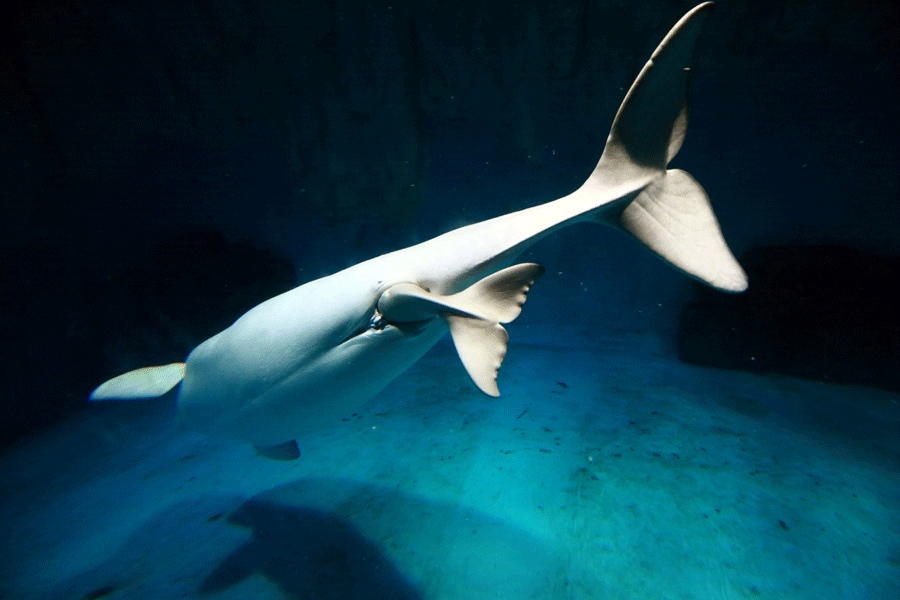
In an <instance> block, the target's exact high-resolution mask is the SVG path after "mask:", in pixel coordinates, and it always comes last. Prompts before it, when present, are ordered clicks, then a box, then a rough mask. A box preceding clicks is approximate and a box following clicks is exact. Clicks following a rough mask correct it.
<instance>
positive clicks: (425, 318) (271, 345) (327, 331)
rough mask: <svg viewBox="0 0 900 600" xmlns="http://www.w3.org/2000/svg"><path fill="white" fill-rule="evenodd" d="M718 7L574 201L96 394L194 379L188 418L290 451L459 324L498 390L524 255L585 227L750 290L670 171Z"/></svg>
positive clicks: (681, 180) (535, 273)
mask: <svg viewBox="0 0 900 600" xmlns="http://www.w3.org/2000/svg"><path fill="white" fill-rule="evenodd" d="M711 5H712V3H711V2H706V3H703V4H700V5H699V6H697V7H695V8H694V9H693V10H691V11H690V12H688V13H687V14H686V15H685V16H684V17H683V18H682V19H681V20H680V21H679V22H678V23H677V24H676V25H675V26H674V27H673V28H672V30H671V31H670V32H669V33H668V34H667V35H666V36H665V38H664V39H663V41H662V42H661V43H660V44H659V46H658V47H657V48H656V50H655V51H654V52H653V54H652V55H651V57H650V60H649V61H647V63H646V64H645V65H644V67H643V69H642V70H641V72H640V73H639V75H638V77H637V79H636V80H635V81H634V83H633V84H632V86H631V88H630V89H629V90H628V92H627V94H626V95H625V99H624V100H623V102H622V104H621V106H620V107H619V109H618V112H617V113H616V116H615V119H614V121H613V124H612V127H611V129H610V133H609V137H608V138H607V141H606V146H605V147H604V149H603V152H602V155H601V157H600V160H599V162H598V163H597V166H596V167H595V168H594V170H593V172H592V173H591V175H590V176H589V177H588V179H587V181H585V182H584V183H583V184H582V185H581V187H579V188H578V189H577V190H575V191H574V192H572V193H571V194H569V195H568V196H565V197H563V198H559V199H557V200H553V201H551V202H548V203H546V204H541V205H538V206H535V207H532V208H527V209H524V210H520V211H517V212H513V213H510V214H506V215H503V216H500V217H496V218H494V219H489V220H487V221H483V222H480V223H475V224H472V225H468V226H465V227H461V228H459V229H456V230H453V231H450V232H448V233H445V234H443V235H440V236H438V237H436V238H433V239H431V240H428V241H426V242H423V243H420V244H417V245H415V246H411V247H409V248H405V249H402V250H397V251H395V252H391V253H388V254H384V255H382V256H378V257H376V258H372V259H370V260H367V261H365V262H361V263H359V264H357V265H355V266H352V267H350V268H348V269H345V270H343V271H340V272H338V273H335V274H333V275H330V276H328V277H323V278H321V279H317V280H315V281H311V282H309V283H306V284H304V285H301V286H299V287H297V288H294V289H293V290H290V291H288V292H285V293H283V294H281V295H279V296H276V297H274V298H272V299H270V300H267V301H266V302H263V303H262V304H260V305H258V306H256V307H255V308H253V309H251V310H250V311H248V312H247V313H246V314H244V315H243V316H242V317H240V318H239V319H238V320H237V321H236V322H235V323H234V324H233V325H231V326H230V327H229V328H228V329H226V330H224V331H222V332H221V333H219V334H217V335H215V336H214V337H212V338H210V339H208V340H206V341H205V342H203V343H202V344H200V345H199V346H197V348H195V349H194V350H193V351H192V352H191V353H190V355H189V356H188V357H187V359H186V360H185V362H184V363H174V364H171V365H165V366H158V367H148V368H144V369H138V370H136V371H130V372H128V373H125V374H124V375H120V376H118V377H116V378H114V379H111V380H109V381H107V382H106V383H104V384H102V385H101V386H100V387H98V388H97V389H96V390H94V392H93V393H92V394H91V396H90V399H91V400H113V399H132V398H152V397H157V396H160V395H162V394H164V393H166V392H168V391H169V390H171V389H172V388H174V387H175V386H176V385H178V384H179V383H180V384H181V387H180V389H179V390H178V400H177V402H178V413H179V421H180V423H181V424H182V425H184V426H187V427H189V428H192V429H196V430H199V431H203V432H207V433H212V434H225V435H230V436H234V437H238V438H241V439H244V440H247V441H249V442H250V443H252V444H254V445H255V446H256V447H257V449H258V450H259V451H260V453H262V454H264V455H266V456H269V457H272V458H281V459H291V458H296V457H297V456H298V455H299V452H298V449H297V444H296V441H295V440H296V439H297V438H298V437H300V436H302V435H303V434H304V433H306V432H309V431H312V430H315V429H317V428H320V427H327V426H329V425H331V424H334V423H338V422H340V419H341V418H342V417H347V416H349V415H350V414H351V413H353V411H354V410H355V409H356V408H357V407H359V406H360V405H361V404H363V403H364V402H366V401H367V400H368V399H370V398H371V397H372V396H374V395H375V394H377V393H378V392H379V391H380V390H382V389H383V388H384V387H385V386H386V385H387V384H388V383H390V382H391V381H392V380H393V379H394V378H396V377H397V376H399V375H400V374H401V373H403V372H404V371H405V370H406V369H407V368H409V367H410V366H411V365H412V364H413V363H414V362H416V361H417V360H418V359H419V358H421V357H422V356H423V355H424V354H425V353H426V352H427V351H428V350H429V349H430V348H431V347H433V346H434V345H435V344H436V343H437V342H438V341H439V340H440V339H441V338H442V337H443V336H444V335H445V334H446V333H447V332H448V331H449V332H450V335H451V337H452V339H453V342H454V344H455V346H456V350H457V353H458V354H459V357H460V360H461V361H462V363H463V365H464V367H465V369H466V371H467V372H468V374H469V376H470V377H471V379H472V381H473V383H474V384H475V385H476V386H477V387H478V388H479V389H480V390H481V391H482V392H484V393H485V394H488V395H490V396H497V395H499V393H500V392H499V389H498V387H497V373H498V371H499V369H500V363H501V362H502V361H503V357H504V355H505V353H506V344H507V341H508V337H509V336H508V335H507V332H506V330H505V329H504V328H503V325H502V324H503V323H509V322H510V321H512V320H513V319H515V318H516V317H517V316H518V315H519V313H520V312H521V310H522V306H523V304H524V303H525V299H526V295H527V293H528V290H529V288H530V287H531V285H532V284H533V283H534V282H535V281H536V280H537V278H538V277H540V275H541V274H542V273H543V272H544V269H543V268H542V267H541V266H540V265H537V264H534V263H520V264H514V261H515V260H516V257H518V256H519V255H520V254H521V253H522V252H523V251H524V250H525V249H527V248H528V247H529V246H530V245H532V244H533V243H535V242H536V241H537V240H539V239H541V238H543V237H544V236H547V235H549V234H551V233H553V232H555V231H556V230H558V229H560V228H562V227H565V226H567V225H571V224H573V223H577V222H584V221H592V222H596V223H601V224H606V225H610V226H612V227H614V228H617V229H620V230H622V231H624V232H626V233H628V234H629V235H631V236H632V237H634V238H635V239H636V240H638V241H639V242H641V243H642V244H644V245H645V246H646V247H648V248H649V249H650V250H652V251H653V252H655V253H656V254H657V255H658V256H659V257H660V258H662V259H663V260H665V261H667V262H668V263H670V264H671V265H673V266H674V267H676V268H678V269H680V270H681V271H683V272H684V273H686V274H687V275H690V276H692V277H694V278H696V279H698V280H700V281H703V282H705V283H707V284H708V285H710V286H712V287H715V288H717V289H720V290H722V291H726V292H741V291H743V290H745V289H746V288H747V277H746V274H745V273H744V271H743V269H742V268H741V266H740V265H739V264H738V262H737V260H736V259H735V258H734V256H733V255H732V253H731V251H730V250H729V249H728V246H727V245H726V243H725V240H724V239H723V237H722V232H721V229H720V228H719V224H718V221H717V220H716V217H715V214H714V213H713V211H712V207H711V206H710V203H709V198H708V197H707V195H706V192H705V191H704V190H703V188H702V187H701V186H700V184H698V183H697V182H696V181H695V180H694V178H693V177H691V176H690V175H689V174H688V173H686V172H684V171H681V170H677V169H667V168H666V167H667V165H668V163H669V161H670V160H671V159H672V158H673V157H674V156H675V154H676V153H677V152H678V150H679V149H680V148H681V145H682V142H683V141H684V137H685V131H686V128H687V121H688V108H687V102H686V93H687V85H688V77H689V74H690V59H691V55H692V53H693V47H694V43H695V41H696V39H697V36H698V34H699V31H700V28H701V25H702V23H703V21H704V20H705V17H706V15H707V14H708V13H709V9H710V7H711Z"/></svg>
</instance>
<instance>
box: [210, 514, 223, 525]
mask: <svg viewBox="0 0 900 600" xmlns="http://www.w3.org/2000/svg"><path fill="white" fill-rule="evenodd" d="M221 518H222V513H219V514H217V515H213V516H211V517H210V518H208V519H207V520H206V522H207V523H212V522H213V521H218V520H219V519H221Z"/></svg>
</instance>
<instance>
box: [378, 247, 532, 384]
mask: <svg viewBox="0 0 900 600" xmlns="http://www.w3.org/2000/svg"><path fill="white" fill-rule="evenodd" d="M543 274H544V267H542V266H541V265H538V264H535V263H522V264H518V265H514V266H512V267H507V268H506V269H503V270H501V271H498V272H496V273H494V274H493V275H488V276H487V277H485V278H484V279H482V280H480V281H478V282H476V283H474V284H472V285H471V286H469V287H468V288H466V289H464V290H463V291H461V292H459V293H457V294H453V295H451V296H442V295H440V294H432V293H431V292H428V291H427V290H424V289H422V288H421V287H419V286H417V285H415V284H413V283H401V284H398V285H395V286H392V287H390V288H388V289H387V290H385V292H384V293H383V294H382V295H381V298H380V299H379V300H378V310H379V311H381V314H382V315H384V317H385V319H386V320H387V321H388V322H389V323H410V322H417V321H425V320H428V319H432V318H434V317H435V316H439V317H441V318H443V319H444V320H445V321H446V322H447V324H448V325H449V326H450V336H451V337H452V338H453V344H454V345H455V346H456V353H457V354H459V359H460V360H461V361H462V363H463V366H464V367H465V368H466V372H468V374H469V377H471V378H472V381H473V382H474V383H475V385H476V386H478V389H480V390H481V391H482V392H484V393H485V394H487V395H488V396H494V397H497V396H499V395H500V390H499V389H498V388H497V373H498V372H499V370H500V363H502V362H503V358H504V357H505V356H506V343H507V342H508V341H509V334H508V333H506V330H505V329H504V328H503V326H502V325H500V323H510V322H512V321H513V320H514V319H515V318H516V317H518V316H519V313H521V312H522V305H523V304H525V298H526V296H527V295H528V290H529V289H530V288H531V285H532V284H533V283H534V282H535V280H536V279H537V278H538V277H540V276H541V275H543Z"/></svg>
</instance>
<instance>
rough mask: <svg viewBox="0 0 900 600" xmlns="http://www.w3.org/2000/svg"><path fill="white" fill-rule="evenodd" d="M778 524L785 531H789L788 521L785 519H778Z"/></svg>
mask: <svg viewBox="0 0 900 600" xmlns="http://www.w3.org/2000/svg"><path fill="white" fill-rule="evenodd" d="M778 526H779V527H781V528H782V529H784V530H785V531H789V529H788V526H787V523H785V522H784V521H778Z"/></svg>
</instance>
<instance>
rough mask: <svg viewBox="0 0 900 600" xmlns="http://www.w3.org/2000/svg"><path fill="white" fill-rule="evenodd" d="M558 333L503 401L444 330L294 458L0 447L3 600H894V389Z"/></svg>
mask: <svg viewBox="0 0 900 600" xmlns="http://www.w3.org/2000/svg"><path fill="white" fill-rule="evenodd" d="M553 331H554V333H552V334H550V333H546V334H542V333H540V332H538V331H533V332H530V334H529V333H528V332H522V331H517V332H515V333H513V340H512V342H511V344H510V351H509V354H508V355H507V358H506V361H505V363H504V365H503V369H502V370H501V372H500V379H499V381H500V389H501V392H502V396H501V397H500V398H497V399H493V398H488V397H486V396H484V395H482V394H481V393H480V392H478V391H477V390H476V388H475V387H474V386H473V385H472V384H471V383H470V382H469V380H468V378H467V376H466V374H465V372H464V370H463V368H462V366H461V365H460V364H459V361H458V359H457V358H456V355H455V352H454V349H453V347H452V345H451V344H450V343H449V342H448V341H443V342H441V343H440V344H439V345H438V346H437V347H436V348H435V349H434V350H433V351H432V352H431V353H429V354H428V355H427V356H426V357H425V358H424V359H423V360H421V361H420V362H419V363H418V364H417V365H415V366H414V367H413V368H412V369H411V370H410V371H409V372H408V373H407V374H405V375H404V376H402V377H400V378H399V379H397V380H396V381H395V382H394V383H393V384H392V385H391V386H389V387H388V388H387V389H386V390H385V391H384V392H382V393H381V394H380V395H378V396H377V397H376V398H374V399H373V400H372V401H371V402H370V403H369V404H368V405H366V406H365V407H364V408H363V409H362V410H360V411H359V412H358V414H357V415H356V416H355V417H352V418H351V419H349V420H347V421H345V422H341V423H338V424H336V425H335V426H334V427H333V428H331V429H328V430H324V431H321V432H319V433H317V434H315V435H309V436H307V437H305V438H304V439H301V440H299V443H300V447H301V451H302V456H301V458H300V459H299V460H297V461H294V462H278V461H273V460H270V459H266V458H263V457H261V456H259V455H257V454H256V453H255V451H254V450H253V449H252V448H251V447H250V446H248V445H245V444H243V443H240V442H236V441H231V440H228V439H219V438H211V437H206V436H203V435H200V434H196V433H190V432H180V431H179V430H178V429H177V428H176V427H175V421H174V395H173V394H170V395H168V396H166V397H165V398H162V399H160V400H157V401H151V402H130V403H102V404H98V405H93V406H91V407H89V409H88V410H86V411H85V412H83V413H80V414H78V415H77V416H75V417H74V418H72V419H71V420H69V421H68V422H66V423H64V424H60V425H58V426H56V427H54V428H52V429H50V430H47V431H45V432H44V433H42V434H41V435H39V436H38V437H35V438H33V439H30V440H28V441H27V442H25V443H22V444H19V445H18V446H16V447H13V448H10V449H7V450H6V451H4V452H3V454H2V458H0V481H2V484H0V485H2V495H0V511H2V517H0V527H2V531H0V540H2V544H3V546H2V548H3V549H2V561H0V597H2V599H3V600H11V599H16V600H32V599H35V600H37V599H73V600H82V599H98V598H109V599H125V598H128V599H157V598H159V599H163V598H165V599H170V598H209V599H240V600H247V599H257V598H258V599H282V598H290V599H307V598H308V599H314V598H315V599H323V598H328V599H363V598H384V599H395V598H396V599H407V598H408V599H427V600H473V599H480V600H487V599H495V598H496V599H547V600H550V599H585V600H587V599H623V598H646V599H653V600H660V599H671V600H674V599H691V600H706V599H714V598H715V599H732V598H733V599H756V598H760V599H776V598H777V599H800V598H804V599H806V598H809V599H816V600H830V599H834V600H854V599H858V600H880V599H883V600H888V599H891V600H893V599H896V598H900V465H898V460H900V439H898V431H900V404H898V396H897V395H896V394H890V393H887V392H883V391H878V390H873V389H867V388H863V387H851V386H838V385H829V384H821V383H814V382H809V381H802V380H797V379H791V378H786V377H781V376H754V375H749V374H744V373H733V372H726V371H719V370H713V369H704V368H698V367H693V366H687V365H683V364H680V363H678V361H677V359H676V358H674V356H673V352H671V351H670V350H669V349H667V348H664V347H663V345H662V344H659V343H657V342H656V341H655V340H654V339H653V338H652V337H650V336H646V337H628V338H614V337H610V338H605V339H591V340H586V339H580V338H579V335H578V334H577V333H571V334H570V333H569V332H563V331H559V330H558V329H555V330H553ZM516 336H519V339H518V340H517V339H516ZM536 342H540V343H536Z"/></svg>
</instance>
